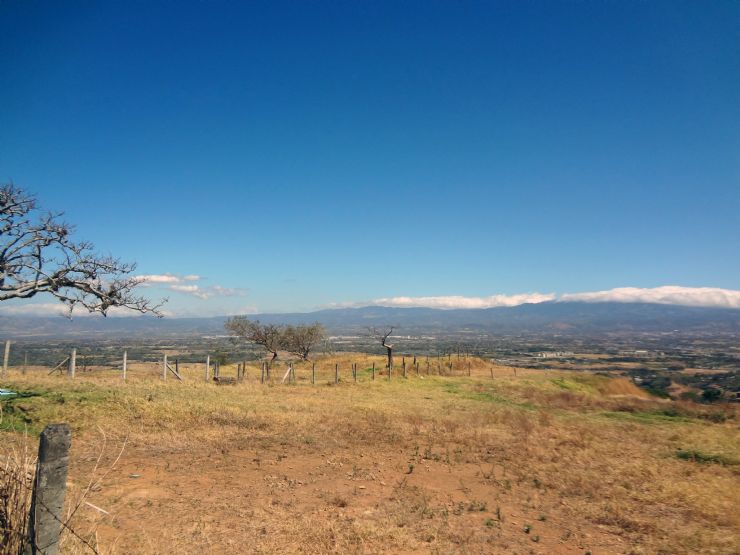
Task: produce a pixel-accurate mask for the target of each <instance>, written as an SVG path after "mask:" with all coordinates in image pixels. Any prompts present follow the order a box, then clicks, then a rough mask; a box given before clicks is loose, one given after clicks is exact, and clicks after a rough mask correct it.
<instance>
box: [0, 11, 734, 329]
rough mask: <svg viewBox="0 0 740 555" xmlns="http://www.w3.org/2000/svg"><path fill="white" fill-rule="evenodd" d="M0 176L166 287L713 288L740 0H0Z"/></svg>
mask: <svg viewBox="0 0 740 555" xmlns="http://www.w3.org/2000/svg"><path fill="white" fill-rule="evenodd" d="M0 179H1V180H3V181H7V180H11V179H12V180H13V181H14V182H15V183H16V185H18V186H21V187H24V188H27V189H29V190H31V191H34V192H35V193H36V194H37V195H38V197H39V199H40V200H41V201H42V203H43V204H44V205H45V206H47V207H48V208H53V209H59V210H64V211H65V212H66V215H67V219H68V220H69V221H71V222H74V223H75V224H76V225H77V230H78V235H79V236H80V237H81V238H86V239H90V240H92V241H93V242H95V244H96V245H97V246H98V248H99V249H101V250H102V251H105V252H111V253H114V254H116V255H117V256H120V257H122V258H124V259H127V260H135V261H137V262H138V264H139V271H140V272H141V273H142V274H145V275H160V276H161V275H168V274H169V275H172V276H176V278H174V279H175V280H176V281H170V282H163V281H160V282H159V284H158V285H154V284H153V286H152V287H150V289H149V290H150V291H151V292H152V294H154V295H161V294H167V295H169V296H170V304H169V306H170V309H171V311H172V313H177V314H216V313H226V312H239V311H242V310H255V309H256V310H276V311H286V310H307V309H312V308H314V307H318V306H326V305H331V304H333V303H350V304H353V303H361V302H364V301H368V302H371V301H374V300H377V299H397V298H399V297H402V298H412V299H416V298H418V297H425V298H429V297H433V298H440V297H441V298H449V297H463V298H473V299H477V298H488V297H489V296H491V295H504V296H509V295H515V294H522V293H528V294H529V293H539V294H542V295H550V294H556V295H562V294H567V293H578V292H593V291H604V290H611V289H613V288H618V287H627V286H629V287H636V288H641V289H651V288H655V287H659V286H665V285H672V286H681V287H684V288H696V287H712V288H717V289H724V290H731V291H736V290H738V289H740V255H738V252H740V248H739V245H740V217H739V214H740V3H737V2H722V1H717V2H609V3H605V2H591V3H582V2H564V3H558V2H487V3H470V2H388V3H384V2H373V3H369V2H364V3H360V2H345V3H338V2H313V3H308V2H288V3H281V2H265V3H258V2H249V3H239V2H207V3H206V2H193V3H187V2H65V3H61V2H25V1H19V0H18V1H14V0H9V1H5V2H2V3H0ZM184 276H199V279H197V280H195V279H190V280H185V279H184ZM173 285H175V286H178V288H179V291H177V290H172V286H173ZM533 298H534V297H533ZM35 301H36V302H42V300H41V299H35ZM47 302H48V300H47ZM419 303H420V304H421V301H420V302H419Z"/></svg>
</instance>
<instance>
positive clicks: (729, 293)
mask: <svg viewBox="0 0 740 555" xmlns="http://www.w3.org/2000/svg"><path fill="white" fill-rule="evenodd" d="M140 277H141V278H144V280H145V281H144V282H143V283H142V286H143V287H157V288H159V289H160V290H161V289H164V290H167V291H173V292H175V293H179V294H182V295H185V296H190V297H195V298H197V299H199V301H197V302H200V301H211V302H209V303H205V302H204V303H203V304H202V305H199V306H198V307H195V308H193V307H186V306H178V305H176V304H175V303H172V304H168V305H166V306H165V315H166V316H170V317H172V316H175V317H177V316H189V317H193V316H224V315H230V314H237V313H238V314H244V313H250V314H255V313H260V312H262V313H264V312H269V311H267V310H264V309H262V310H258V309H257V307H255V306H253V305H250V306H249V307H239V309H238V310H237V309H236V306H235V305H234V303H235V302H236V300H233V301H232V300H227V298H230V297H233V298H237V297H242V296H244V295H246V294H247V289H242V288H228V287H222V286H220V285H207V286H202V285H200V284H199V283H198V282H200V281H201V280H202V279H203V278H201V277H200V276H196V275H188V276H177V275H173V274H160V275H150V276H140ZM219 299H220V300H219ZM544 302H583V303H597V302H617V303H650V304H663V305H679V306H689V307H707V308H730V309H740V290H736V289H720V288H717V287H682V286H678V285H665V286H662V287H652V288H641V287H618V288H615V289H609V290H605V291H590V292H581V293H561V294H557V293H538V292H533V293H521V294H516V295H489V296H481V297H466V296H462V295H446V296H424V297H411V296H403V297H383V298H378V299H374V300H370V301H360V302H355V301H351V302H342V303H332V304H329V305H324V306H322V307H319V308H359V307H364V306H385V307H397V308H413V307H423V308H439V309H476V308H477V309H481V308H496V307H513V306H519V305H523V304H538V303H544ZM214 303H215V304H214ZM224 303H228V304H224ZM67 310H68V309H67V307H66V306H65V305H63V304H62V303H57V302H53V301H52V302H48V301H46V300H44V301H42V302H33V301H31V302H6V303H2V305H0V316H53V315H56V314H59V315H64V314H67ZM74 315H75V316H86V315H87V313H86V312H85V311H82V310H79V309H78V310H75V312H74ZM109 315H110V316H138V315H139V314H138V313H137V312H132V311H128V310H125V309H120V308H113V309H111V311H110V313H109Z"/></svg>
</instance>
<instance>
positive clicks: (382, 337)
mask: <svg viewBox="0 0 740 555" xmlns="http://www.w3.org/2000/svg"><path fill="white" fill-rule="evenodd" d="M394 329H395V326H389V327H385V328H376V327H374V326H373V327H371V328H368V331H369V332H370V335H371V336H372V337H374V338H375V339H376V340H377V341H380V344H381V345H382V346H383V347H385V350H386V353H387V355H388V370H393V345H391V344H390V343H388V338H389V337H390V336H391V335H393V330H394Z"/></svg>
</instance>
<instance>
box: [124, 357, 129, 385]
mask: <svg viewBox="0 0 740 555" xmlns="http://www.w3.org/2000/svg"><path fill="white" fill-rule="evenodd" d="M127 369H128V351H123V381H124V382H125V381H126V370H127Z"/></svg>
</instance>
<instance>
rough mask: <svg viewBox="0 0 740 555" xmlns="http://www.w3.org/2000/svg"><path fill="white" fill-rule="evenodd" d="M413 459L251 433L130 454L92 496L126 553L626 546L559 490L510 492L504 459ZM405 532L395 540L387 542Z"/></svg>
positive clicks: (102, 533) (102, 530) (102, 532)
mask: <svg viewBox="0 0 740 555" xmlns="http://www.w3.org/2000/svg"><path fill="white" fill-rule="evenodd" d="M409 460H410V453H407V452H405V451H404V450H403V449H396V450H392V451H389V452H378V451H377V450H374V449H368V450H365V449H360V450H352V451H339V452H337V451H333V452H331V453H301V452H295V451H294V450H292V449H286V450H267V451H264V450H258V449H255V448H253V447H252V448H250V446H249V441H248V440H245V441H244V442H243V444H241V445H234V446H232V447H231V448H228V449H226V448H225V449H222V450H219V451H216V452H213V451H212V450H210V449H197V450H188V451H187V452H172V451H163V452H159V453H152V450H151V449H144V450H129V451H128V452H127V453H126V454H125V455H124V456H123V457H122V459H121V460H120V461H119V464H118V465H117V468H116V470H115V471H114V472H113V473H111V474H110V475H109V476H108V478H106V479H105V480H104V481H103V483H102V484H101V486H102V487H101V488H100V489H99V491H98V492H92V494H91V495H90V496H89V500H90V502H91V503H93V504H94V505H96V506H98V507H100V508H105V510H107V511H108V512H110V513H111V515H114V516H112V518H105V519H102V521H101V524H100V526H99V527H98V535H99V541H100V543H101V545H107V546H112V547H113V546H114V547H115V551H116V552H118V553H162V552H163V551H162V550H163V548H165V549H167V546H170V547H169V548H171V549H173V550H174V551H177V552H180V553H184V552H187V553H203V552H205V553H275V552H310V553H324V552H335V551H339V552H350V551H351V552H362V553H383V552H386V551H387V550H390V551H392V552H395V553H429V552H445V553H449V552H457V553H542V554H546V553H552V554H566V553H584V552H586V551H590V552H591V553H594V554H596V553H600V554H607V553H624V552H625V548H626V545H625V542H624V540H623V539H622V538H620V537H619V536H616V535H614V534H609V533H608V532H607V531H605V530H603V529H601V528H600V527H599V526H596V525H589V524H588V523H584V522H577V521H576V522H574V521H573V520H572V519H571V518H568V517H565V516H564V515H563V511H562V507H561V506H560V503H561V502H560V500H559V499H558V498H557V496H553V495H547V494H544V495H540V496H538V498H537V499H526V498H523V497H522V492H520V491H518V490H517V488H512V489H511V490H508V491H507V490H505V489H504V488H502V487H501V485H500V480H501V477H502V476H503V469H502V468H500V467H499V468H496V467H495V465H493V469H487V470H483V469H482V468H481V467H480V466H479V465H478V464H471V463H463V464H458V465H455V467H454V470H453V469H452V468H451V467H450V466H449V465H447V464H445V463H443V462H440V461H435V460H424V461H422V462H421V464H414V467H413V470H410V467H409V464H410V463H409ZM488 472H491V474H489V473H488ZM497 477H498V478H497ZM502 490H503V491H502ZM535 506H536V507H538V508H537V509H535V508H534V507H535ZM429 521H433V522H429ZM428 524H429V525H428ZM527 527H529V528H527ZM404 528H405V529H411V530H412V533H411V534H409V533H408V531H407V530H403V529H404ZM396 529H401V530H402V532H403V533H402V534H399V533H397V532H396ZM527 530H528V533H527ZM296 531H300V533H299V534H296V533H295V532H296ZM400 535H402V536H403V540H402V541H400V542H399V543H398V544H396V545H394V546H393V547H392V548H391V547H390V546H389V545H388V544H383V543H381V542H380V541H379V540H381V539H382V538H384V537H387V538H389V539H391V541H392V542H393V543H396V542H398V541H399V536H400ZM440 535H441V536H442V537H441V538H440ZM309 538H310V540H311V541H310V543H307V539H309ZM440 540H441V541H440ZM440 544H441V545H440Z"/></svg>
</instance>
